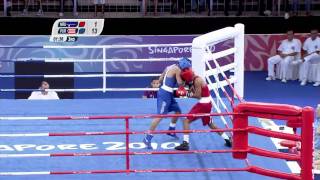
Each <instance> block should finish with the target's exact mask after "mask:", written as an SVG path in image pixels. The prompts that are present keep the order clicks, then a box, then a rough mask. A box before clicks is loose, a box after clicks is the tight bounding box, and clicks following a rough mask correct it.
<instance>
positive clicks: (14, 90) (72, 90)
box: [0, 88, 158, 92]
mask: <svg viewBox="0 0 320 180" xmlns="http://www.w3.org/2000/svg"><path fill="white" fill-rule="evenodd" d="M105 90H106V91H113V92H117V91H118V92H124V91H157V90H158V88H106V89H105ZM0 91H1V92H16V91H40V90H39V89H0ZM46 91H55V92H99V91H103V88H92V89H49V90H46Z"/></svg>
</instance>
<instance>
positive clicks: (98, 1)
mask: <svg viewBox="0 0 320 180" xmlns="http://www.w3.org/2000/svg"><path fill="white" fill-rule="evenodd" d="M93 4H94V16H97V13H98V11H97V9H98V5H101V11H102V14H103V15H104V5H105V4H106V1H105V0H94V1H93Z"/></svg>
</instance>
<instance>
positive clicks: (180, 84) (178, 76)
mask: <svg viewBox="0 0 320 180" xmlns="http://www.w3.org/2000/svg"><path fill="white" fill-rule="evenodd" d="M176 80H177V84H178V86H184V81H183V80H182V78H181V70H180V69H178V68H177V70H176Z"/></svg>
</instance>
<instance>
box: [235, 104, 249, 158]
mask: <svg viewBox="0 0 320 180" xmlns="http://www.w3.org/2000/svg"><path fill="white" fill-rule="evenodd" d="M234 111H235V113H242V112H241V111H240V110H239V107H235V108H234ZM233 120H234V123H233V128H234V129H242V130H238V131H234V133H233V137H232V141H233V145H232V149H233V150H235V151H238V150H241V151H244V152H234V153H232V156H233V157H234V158H235V159H246V158H247V154H248V152H247V150H248V139H249V137H248V131H247V130H245V129H247V128H248V115H245V114H236V115H234V116H233Z"/></svg>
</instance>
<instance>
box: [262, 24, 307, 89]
mask: <svg viewBox="0 0 320 180" xmlns="http://www.w3.org/2000/svg"><path fill="white" fill-rule="evenodd" d="M300 52H301V42H300V40H298V39H295V38H294V33H293V31H292V30H289V31H287V39H286V40H283V41H282V42H281V44H280V46H279V48H278V52H277V53H278V55H275V56H272V57H270V58H269V59H268V77H267V78H266V80H267V81H270V80H275V72H274V69H275V68H274V67H275V65H277V64H280V63H281V69H280V78H281V79H282V82H284V83H285V82H287V79H288V78H287V77H286V74H287V71H288V68H289V65H290V63H293V61H294V60H296V59H297V57H299V55H300ZM297 60H298V59H297Z"/></svg>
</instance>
